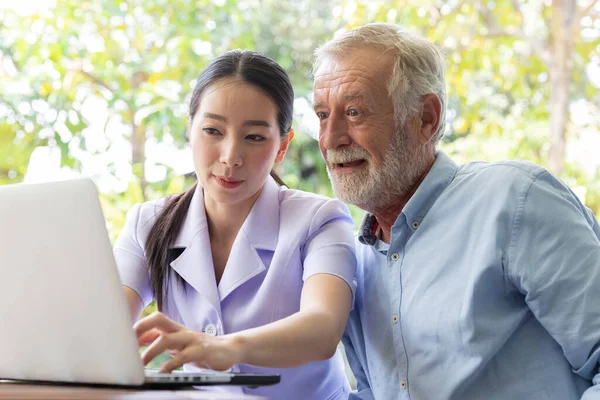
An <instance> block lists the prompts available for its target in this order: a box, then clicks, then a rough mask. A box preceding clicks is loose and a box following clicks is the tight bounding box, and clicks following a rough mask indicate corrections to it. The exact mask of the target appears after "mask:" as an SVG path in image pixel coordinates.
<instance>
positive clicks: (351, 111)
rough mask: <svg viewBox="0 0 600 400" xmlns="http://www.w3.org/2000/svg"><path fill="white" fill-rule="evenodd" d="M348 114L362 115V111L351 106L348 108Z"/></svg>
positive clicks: (353, 115) (352, 115)
mask: <svg viewBox="0 0 600 400" xmlns="http://www.w3.org/2000/svg"><path fill="white" fill-rule="evenodd" d="M347 114H348V115H349V116H351V117H358V116H359V115H360V112H359V111H358V110H357V109H355V108H351V109H349V110H348V113H347Z"/></svg>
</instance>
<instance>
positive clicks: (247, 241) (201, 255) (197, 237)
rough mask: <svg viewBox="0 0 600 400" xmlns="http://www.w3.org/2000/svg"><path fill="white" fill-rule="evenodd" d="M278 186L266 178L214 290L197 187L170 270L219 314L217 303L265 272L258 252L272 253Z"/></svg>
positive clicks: (277, 210) (201, 203) (201, 199)
mask: <svg viewBox="0 0 600 400" xmlns="http://www.w3.org/2000/svg"><path fill="white" fill-rule="evenodd" d="M278 192H279V187H278V186H277V183H276V182H275V181H274V180H273V179H272V178H271V177H269V178H268V179H267V182H266V183H265V185H264V186H263V189H262V192H261V194H260V195H259V197H258V199H257V200H256V203H255V204H254V206H253V207H252V210H251V211H250V214H249V215H248V217H247V218H246V220H245V221H244V224H243V225H242V227H241V229H240V231H239V232H238V235H237V236H236V238H235V241H234V243H233V246H232V248H231V253H230V254H229V259H228V261H227V266H226V267H225V271H224V272H223V276H222V277H221V281H220V282H219V285H218V287H217V285H216V279H215V274H214V264H213V260H212V254H211V251H210V237H209V232H208V223H207V219H206V211H205V209H204V193H203V189H202V188H201V187H200V186H198V187H197V188H196V191H195V192H194V196H193V198H192V200H191V202H190V207H189V209H188V213H187V215H186V219H185V221H184V222H183V225H182V227H181V230H180V232H179V234H178V236H177V239H176V240H175V244H174V245H173V246H172V247H179V248H185V250H184V251H183V252H182V253H181V255H180V256H179V257H178V258H177V259H175V260H174V261H173V262H171V267H172V268H173V269H174V270H175V271H176V272H177V273H178V274H179V275H180V276H181V277H182V278H183V279H184V280H185V281H186V282H187V283H188V284H189V285H190V286H192V287H193V288H194V289H195V290H196V291H197V292H198V294H200V295H201V296H203V297H205V298H206V299H208V301H209V302H210V303H211V304H212V305H213V307H214V308H215V309H216V310H218V311H219V313H220V303H221V301H223V300H224V299H225V298H226V297H227V296H228V295H229V294H230V293H232V292H233V291H234V290H235V289H237V288H238V287H240V286H241V285H243V284H244V283H245V282H247V281H248V280H250V279H251V278H252V277H254V276H256V275H258V274H260V273H261V272H263V271H265V270H266V266H265V265H264V263H263V262H262V259H261V257H260V255H259V253H258V251H257V249H261V250H270V251H274V250H275V248H276V246H277V239H278V235H279V193H278Z"/></svg>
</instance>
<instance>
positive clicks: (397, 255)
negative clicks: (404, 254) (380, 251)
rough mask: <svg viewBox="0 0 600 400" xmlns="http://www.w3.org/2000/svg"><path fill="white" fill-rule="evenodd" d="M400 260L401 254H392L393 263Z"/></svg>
mask: <svg viewBox="0 0 600 400" xmlns="http://www.w3.org/2000/svg"><path fill="white" fill-rule="evenodd" d="M399 259H400V254H398V253H394V254H392V261H398V260H399Z"/></svg>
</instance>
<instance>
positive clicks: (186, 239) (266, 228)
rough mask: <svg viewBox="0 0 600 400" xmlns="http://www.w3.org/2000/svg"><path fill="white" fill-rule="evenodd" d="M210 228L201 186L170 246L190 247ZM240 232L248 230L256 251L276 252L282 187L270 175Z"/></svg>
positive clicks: (247, 232)
mask: <svg viewBox="0 0 600 400" xmlns="http://www.w3.org/2000/svg"><path fill="white" fill-rule="evenodd" d="M207 228H208V221H207V219H206V210H205V208H204V190H203V189H202V187H201V186H200V185H197V186H196V190H195V191H194V195H193V197H192V200H191V202H190V206H189V208H188V211H187V214H186V217H185V220H184V221H183V225H182V226H181V229H180V230H179V233H178V235H177V238H176V239H175V241H174V242H173V244H172V245H171V246H170V247H171V248H187V247H189V245H190V243H192V241H193V240H194V238H195V237H196V236H197V235H198V233H199V232H201V231H202V230H204V229H207ZM240 231H244V233H245V234H246V236H247V237H248V240H249V241H250V243H251V244H252V245H253V246H255V247H256V248H259V249H264V250H271V251H274V250H275V247H276V246H277V237H278V234H279V186H278V185H277V183H276V182H275V180H274V179H273V178H271V177H270V176H269V178H268V179H267V181H266V182H265V184H264V186H263V189H262V192H261V194H260V195H259V197H258V199H257V200H256V203H254V206H253V207H252V210H251V211H250V214H248V217H246V220H245V221H244V224H243V225H242V227H241V229H240ZM238 235H239V234H238Z"/></svg>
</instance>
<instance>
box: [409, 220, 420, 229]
mask: <svg viewBox="0 0 600 400" xmlns="http://www.w3.org/2000/svg"><path fill="white" fill-rule="evenodd" d="M411 226H412V227H413V229H417V228H418V227H419V222H418V221H413V223H412V224H411Z"/></svg>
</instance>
